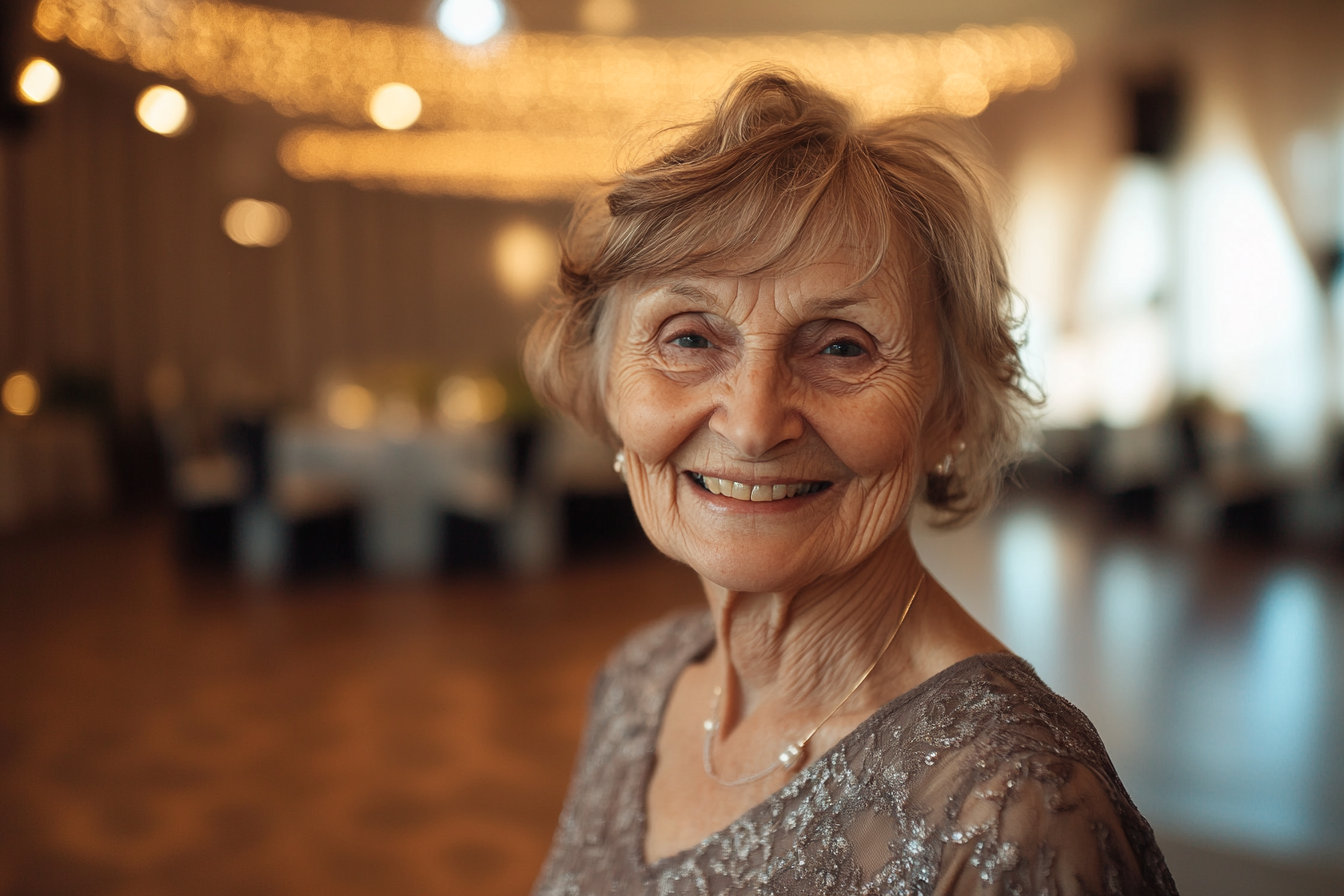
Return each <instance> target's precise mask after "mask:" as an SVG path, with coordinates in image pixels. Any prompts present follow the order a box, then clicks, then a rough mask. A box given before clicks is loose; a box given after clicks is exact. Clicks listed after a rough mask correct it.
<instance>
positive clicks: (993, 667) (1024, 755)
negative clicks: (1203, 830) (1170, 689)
mask: <svg viewBox="0 0 1344 896" xmlns="http://www.w3.org/2000/svg"><path fill="white" fill-rule="evenodd" d="M915 691H916V692H918V693H912V695H910V696H911V697H912V699H910V700H909V701H908V702H907V703H905V704H904V705H900V706H896V707H894V711H893V712H891V713H889V714H887V715H886V716H885V717H884V718H883V719H881V720H880V722H881V724H879V725H878V726H876V727H877V730H875V731H874V735H875V737H874V738H873V740H872V741H870V743H871V744H872V746H873V747H874V748H876V749H877V751H878V752H879V753H880V755H881V761H880V762H878V763H874V765H876V766H881V767H886V768H888V769H890V768H893V767H896V768H902V769H912V768H913V769H917V771H915V772H914V773H912V774H910V775H908V776H906V775H900V776H895V777H894V778H891V780H894V781H896V782H898V783H897V784H896V785H895V786H892V787H886V786H883V785H882V784H878V786H877V788H876V789H877V790H881V791H888V790H889V791H890V792H889V793H885V794H884V795H885V796H889V797H891V799H892V801H893V808H894V807H895V805H897V804H900V805H903V806H904V807H905V808H906V811H914V813H915V814H916V815H918V816H920V817H921V818H922V823H923V824H924V825H926V826H927V830H928V831H929V833H930V834H931V835H932V839H933V840H936V841H938V842H940V843H942V844H944V846H943V847H940V852H941V859H940V862H939V864H940V865H941V875H940V876H942V877H943V882H944V884H945V885H946V891H947V892H949V893H951V892H960V891H961V889H962V887H961V886H960V885H956V886H954V885H952V884H953V882H954V881H960V880H962V879H963V878H965V883H966V886H967V887H968V888H969V889H970V890H972V891H975V892H980V890H978V889H976V888H978V887H980V886H983V885H985V884H987V883H990V882H995V883H1001V884H1003V885H1006V886H1005V887H1004V891H1013V888H1014V887H1019V886H1020V887H1023V888H1025V889H1026V890H1033V891H1034V889H1033V888H1039V887H1041V886H1043V885H1044V884H1045V883H1046V882H1047V881H1054V882H1055V883H1058V882H1059V875H1061V874H1063V875H1065V876H1067V877H1068V878H1069V880H1070V881H1071V882H1072V883H1074V884H1079V885H1081V890H1082V891H1084V892H1092V891H1095V892H1125V893H1130V892H1134V893H1174V892H1175V889H1174V886H1173V885H1172V883H1171V878H1170V875H1169V874H1168V873H1167V871H1166V866H1165V864H1164V862H1163V859H1162V854H1161V851H1160V850H1159V849H1158V847H1157V843H1156V840H1155V838H1154V836H1153V833H1152V829H1151V828H1150V827H1149V826H1148V823H1147V821H1146V820H1145V819H1144V818H1143V816H1142V815H1141V814H1140V813H1139V811H1138V809H1137V808H1136V807H1135V806H1134V804H1133V802H1132V801H1131V800H1130V797H1129V795H1128V793H1126V791H1125V789H1124V786H1123V784H1121V782H1120V778H1119V776H1118V775H1117V774H1116V771H1115V768H1114V767H1113V765H1112V764H1111V760H1110V757H1109V756H1108V755H1107V753H1106V748H1105V746H1104V745H1103V744H1102V741H1101V738H1100V736H1099V735H1098V734H1097V731H1096V729H1095V727H1093V725H1092V723H1091V721H1090V720H1089V719H1088V718H1087V716H1086V715H1085V714H1084V713H1083V712H1082V711H1080V710H1079V709H1078V708H1077V707H1075V706H1074V705H1073V704H1072V703H1070V702H1069V701H1068V700H1066V699H1064V698H1063V697H1061V696H1060V695H1058V694H1056V693H1055V692H1054V691H1053V690H1051V689H1050V688H1049V687H1048V686H1047V685H1046V684H1045V683H1044V682H1043V681H1041V679H1040V678H1039V676H1037V675H1036V673H1035V671H1034V670H1033V669H1032V667H1031V666H1030V664H1028V663H1027V662H1026V661H1025V660H1022V659H1021V658H1019V657H1016V656H1013V655H1011V654H985V655H981V656H976V657H971V658H969V659H967V660H963V661H962V662H960V663H956V664H954V665H953V666H951V667H949V668H948V669H945V670H944V671H943V672H941V673H939V674H938V675H935V676H933V678H931V679H929V680H928V681H926V682H925V683H924V684H923V685H921V686H920V687H919V688H916V689H915ZM870 795H871V796H878V797H879V801H885V800H883V799H882V798H881V796H879V795H878V794H877V793H872V794H870ZM1042 863H1044V864H1042ZM1116 881H1122V882H1123V886H1121V887H1120V888H1119V889H1118V890H1117V889H1114V884H1115V882H1116ZM989 889H991V890H992V889H995V888H994V887H990V888H989ZM1072 889H1074V888H1072V887H1063V888H1062V890H1072Z"/></svg>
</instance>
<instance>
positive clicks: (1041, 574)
mask: <svg viewBox="0 0 1344 896" xmlns="http://www.w3.org/2000/svg"><path fill="white" fill-rule="evenodd" d="M168 534H169V533H168V527H167V526H166V524H165V522H164V521H163V520H161V519H157V518H144V519H136V520H123V521H118V522H116V523H112V524H103V525H98V526H93V527H88V528H85V529H82V530H79V531H68V532H49V533H37V534H30V535H24V536H19V537H11V538H8V539H5V540H2V541H0V893H2V894H6V896H36V894H64V893H70V894H81V896H83V894H94V896H96V894H207V896H208V894H235V893H236V894H242V893H247V894H270V893H275V894H296V896H306V894H315V896H316V894H323V896H326V894H373V893H377V894H380V896H383V894H403V893H404V894H421V893H471V894H486V896H489V894H501V896H504V894H522V893H525V892H527V890H528V887H529V884H530V881H531V879H532V877H533V876H534V875H535V873H536V870H537V867H538V865H539V864H540V862H541V859H542V857H543V855H544V851H545V848H546V844H547V841H548V839H549V836H550V829H551V826H552V825H553V824H554V820H555V817H556V814H557V812H558V811H559V805H560V801H561V799H562V797H563V793H564V787H565V783H566V778H567V775H568V770H569V764H570V762H571V760H572V756H573V752H574V749H575V746H576V742H577V738H578V735H579V731H580V727H581V724H582V715H583V704H584V699H585V694H586V690H587V682H588V679H589V678H590V676H591V675H592V673H593V671H594V670H595V669H596V668H597V667H598V665H599V664H600V663H601V661H602V658H603V656H604V655H605V653H606V652H607V650H608V649H609V648H610V647H611V646H612V645H613V644H615V643H616V641H618V640H619V639H620V637H621V636H622V635H623V633H625V632H627V631H628V630H629V629H631V628H632V627H634V626H635V625H638V624H639V623H640V622H641V621H643V620H646V619H651V618H654V617H657V616H659V615H661V614H663V613H665V612H667V611H668V610H669V609H671V608H673V607H676V606H679V605H684V604H694V603H696V602H697V601H698V595H697V593H696V586H695V582H694V580H693V577H692V576H691V575H690V574H689V573H688V572H687V571H686V570H685V569H682V568H680V567H677V566H675V565H673V564H671V563H669V562H668V561H666V560H663V559H662V558H660V557H658V556H656V555H655V554H653V553H652V552H644V553H636V554H633V555H627V556H624V557H621V558H614V559H610V560H606V561H601V562H591V563H588V564H586V565H583V566H577V567H573V568H569V569H566V570H564V571H562V572H561V573H558V574H556V575H553V576H550V577H547V578H546V579H544V580H536V581H522V580H516V579H506V578H502V577H501V578H494V577H475V578H464V579H445V580H438V581H433V582H427V583H420V584H412V583H407V584H372V583H368V582H363V581H358V580H347V581H338V582H327V583H313V584H303V585H286V586H281V587H273V588H261V587H255V586H246V585H243V584H240V583H238V582H236V581H234V580H232V579H229V578H227V577H220V576H211V575H201V574H190V573H186V572H184V571H182V570H181V569H179V568H178V567H177V566H176V565H175V564H174V563H173V562H172V559H171V555H170V552H169V549H168V542H169V540H168ZM919 540H920V544H921V550H922V551H923V552H924V554H925V556H926V558H927V559H928V561H929V563H930V566H931V567H932V568H933V569H934V571H935V573H936V574H937V575H939V577H940V578H941V579H942V580H943V581H944V582H945V583H946V584H947V585H948V586H949V587H950V588H951V589H952V590H953V591H954V593H957V594H959V595H961V596H962V597H963V598H964V600H965V602H966V603H967V605H968V606H969V607H970V608H971V609H972V610H973V612H975V613H976V614H977V615H979V616H980V617H981V618H982V619H983V620H984V621H985V622H986V623H987V624H988V625H989V626H990V627H991V628H993V629H994V630H995V631H996V632H997V633H998V634H999V635H1000V636H1001V637H1002V638H1004V639H1005V640H1006V641H1007V642H1008V643H1009V644H1010V645H1011V646H1013V647H1014V648H1016V649H1017V650H1018V651H1019V652H1020V653H1022V654H1023V655H1024V656H1026V657H1027V658H1028V659H1029V660H1031V661H1032V662H1034V663H1035V664H1036V665H1037V668H1038V669H1039V670H1040V672H1041V673H1042V675H1043V676H1044V677H1045V678H1046V680H1047V681H1048V682H1050V683H1051V684H1053V685H1054V686H1055V687H1056V688H1057V689H1059V690H1060V691H1061V692H1063V693H1064V694H1065V695H1066V696H1068V697H1069V698H1070V699H1072V700H1074V701H1075V702H1077V703H1078V704H1079V705H1080V706H1082V707H1083V709H1085V710H1086V711H1087V712H1088V713H1089V714H1090V715H1091V717H1092V718H1093V720H1094V721H1095V722H1096V724H1097V727H1098V728H1099V729H1100V730H1101V733H1102V735H1103V737H1104V739H1105V740H1106V742H1107V744H1108V746H1109V747H1110V749H1111V752H1112V755H1113V758H1114V759H1115V762H1116V765H1117V767H1118V768H1119V769H1120V772H1121V775H1122V777H1123V778H1124V780H1125V782H1126V784H1127V786H1128V787H1129V789H1130V791H1131V793H1132V795H1133V796H1134V798H1135V801H1136V802H1137V803H1138V804H1139V806H1140V808H1141V809H1142V810H1143V811H1144V812H1145V814H1146V815H1147V816H1148V817H1149V819H1150V820H1151V821H1152V822H1153V823H1154V826H1155V827H1156V828H1157V829H1158V833H1159V841H1160V842H1161V843H1162V845H1163V847H1164V849H1165V850H1166V851H1167V853H1168V856H1169V860H1170V862H1171V865H1172V869H1173V873H1174V874H1175V876H1176V879H1177V882H1178V884H1179V885H1180V887H1181V891H1182V892H1183V893H1185V894H1186V896H1191V894H1195V896H1198V894H1214V893H1217V894H1233V896H1234V894H1241V893H1247V894H1249V893H1274V894H1294V893H1300V894H1313V896H1314V894H1334V896H1338V894H1340V893H1344V777H1342V776H1341V772H1340V770H1339V768H1338V767H1337V763H1336V761H1335V760H1336V758H1337V757H1341V756H1344V717H1342V716H1344V659H1342V658H1341V648H1344V563H1341V562H1340V561H1339V560H1338V559H1336V558H1333V557H1331V556H1329V555H1326V554H1320V553H1317V554H1311V553H1308V552H1302V551H1295V550H1293V549H1291V548H1282V547H1280V548H1276V549H1270V548H1263V547H1255V546H1246V545H1243V546H1203V547H1190V546H1186V547H1182V546H1178V545H1174V544H1171V543H1169V542H1165V541H1162V540H1159V539H1156V538H1154V537H1152V536H1151V535H1147V534H1145V533H1143V532H1142V531H1139V530H1135V531H1130V530H1126V529H1123V528H1118V527H1116V526H1115V525H1113V524H1110V523H1108V522H1106V521H1105V519H1104V517H1102V515H1100V514H1099V513H1098V512H1096V511H1095V510H1094V509H1093V508H1090V507H1088V506H1087V505H1084V504H1080V503H1076V502H1063V503H1059V502H1056V503H1051V504H1043V503H1030V502H1025V501H1022V500H1018V501H1016V502H1014V503H1012V504H1010V505H1009V506H1006V507H1005V508H1003V509H1002V510H1000V511H999V512H998V513H996V514H995V515H994V516H993V517H991V518H990V519H988V520H986V521H984V522H982V523H980V524H978V525H976V526H974V527H972V528H971V529H968V530H965V531H962V532H958V533H955V534H952V535H946V536H944V535H939V536H933V535H927V534H921V536H920V539H919Z"/></svg>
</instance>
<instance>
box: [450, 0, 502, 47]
mask: <svg viewBox="0 0 1344 896" xmlns="http://www.w3.org/2000/svg"><path fill="white" fill-rule="evenodd" d="M436 20H437V22H438V25H439V30H440V31H442V32H443V33H444V35H445V36H446V37H447V38H448V39H449V40H452V41H456V42H457V43H459V44H464V45H466V46H468V47H474V46H476V45H477V44H483V43H485V42H486V41H487V40H489V39H490V38H492V37H494V36H495V35H496V34H498V33H499V32H500V29H502V28H503V27H504V4H503V3H502V2H501V0H443V3H442V4H440V6H439V12H438V15H437V16H436Z"/></svg>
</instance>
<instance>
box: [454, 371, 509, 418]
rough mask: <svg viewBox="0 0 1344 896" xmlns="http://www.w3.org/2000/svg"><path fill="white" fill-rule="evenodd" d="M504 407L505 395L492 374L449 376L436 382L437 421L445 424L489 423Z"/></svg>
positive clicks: (501, 412) (505, 405)
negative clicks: (474, 376)
mask: <svg viewBox="0 0 1344 896" xmlns="http://www.w3.org/2000/svg"><path fill="white" fill-rule="evenodd" d="M507 406H508V394H507V393H506V392H505V390H504V387H503V386H502V385H501V384H500V382H499V380H497V379H494V378H493V377H483V378H480V379H476V378H473V377H469V376H450V377H448V378H447V379H445V380H444V381H443V382H442V383H440V384H439V420H440V422H442V423H443V424H444V425H445V426H448V427H456V426H473V425H476V424H478V423H490V422H492V421H494V420H498V419H499V418H500V417H502V416H503V415H504V410H505V408H506V407H507Z"/></svg>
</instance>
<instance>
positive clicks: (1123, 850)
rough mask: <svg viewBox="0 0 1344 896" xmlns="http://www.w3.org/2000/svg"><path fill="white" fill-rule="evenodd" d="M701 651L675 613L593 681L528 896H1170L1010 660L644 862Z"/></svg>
mask: <svg viewBox="0 0 1344 896" xmlns="http://www.w3.org/2000/svg"><path fill="white" fill-rule="evenodd" d="M713 638H714V632H713V627H712V625H711V623H710V619H709V615H708V613H698V614H693V615H682V616H677V617H674V618H672V619H669V620H665V621H664V622H661V623H658V624H657V625H655V626H652V627H650V628H648V629H645V630H644V631H642V632H640V633H638V634H636V635H635V636H634V637H632V638H630V639H629V640H628V641H627V642H626V643H625V644H624V645H623V646H622V647H621V648H620V649H619V650H618V651H617V652H616V654H615V655H614V656H613V658H612V660H611V661H610V662H609V663H608V665H607V667H606V669H605V670H604V671H603V672H602V674H601V675H600V676H599V678H598V680H597V682H596V683H595V685H594V689H593V695H592V705H591V709H590V718H589V723H588V729H587V731H586V733H585V735H584V741H583V745H582V746H581V748H580V751H579V759H578V764H577V767H576V770H575V773H574V778H573V781H572V782H571V784H570V792H569V797H568V799H567V800H566V804H565V808H564V811H563V812H562V814H561V817H560V826H559V828H558V830H557V832H556V835H555V840H554V843H553V844H552V847H551V854H550V857H549V858H548V859H547V862H546V865H545V867H544V868H543V869H542V873H541V877H540V879H539V880H538V881H537V884H536V888H535V890H534V893H535V894H536V896H580V894H582V896H589V894H646V896H683V894H685V896H691V894H695V896H710V894H718V893H730V892H751V893H760V894H765V896H794V894H797V896H801V894H817V893H836V894H841V893H843V894H849V893H856V894H901V896H905V894H939V896H941V894H981V893H1002V894H1012V896H1028V894H1030V896H1035V894H1071V893H1078V894H1084V893H1086V894H1092V893H1096V894H1137V893H1143V894H1148V893H1152V894H1174V893H1175V892H1176V888H1175V885H1174V884H1173V882H1172V879H1171V875H1170V874H1169V873H1168V871H1167V868H1166V864H1165V862H1164V860H1163V858H1162V853H1161V851H1160V850H1159V849H1158V847H1157V844H1156V842H1155V841H1154V839H1153V833H1152V830H1151V829H1150V828H1149V826H1148V823H1147V822H1146V821H1144V819H1143V817H1142V816H1141V815H1140V814H1139V812H1138V810H1137V809H1135V807H1134V805H1133V803H1132V802H1131V801H1130V799H1129V796H1128V795H1127V794H1126V793H1125V790H1124V788H1123V786H1122V785H1121V784H1120V780H1119V778H1118V777H1117V776H1116V773H1115V770H1114V768H1112V766H1111V762H1110V759H1109V757H1108V756H1107V755H1106V750H1105V748H1104V747H1103V746H1102V744H1101V740H1100V738H1098V736H1097V733H1096V731H1095V729H1093V727H1092V725H1091V723H1090V722H1089V721H1088V720H1087V718H1086V717H1085V716H1084V715H1083V714H1082V713H1081V712H1080V711H1079V710H1078V709H1077V708H1075V707H1074V706H1073V705H1072V704H1070V703H1069V702H1068V701H1066V700H1064V699H1063V698H1062V697H1060V696H1058V695H1056V694H1055V693H1054V692H1052V691H1051V690H1050V689H1049V688H1047V687H1046V686H1045V685H1044V684H1043V683H1042V682H1041V680H1040V679H1039V678H1037V677H1036V674H1035V672H1034V671H1033V670H1032V669H1031V667H1030V666H1029V665H1028V664H1027V663H1026V662H1025V661H1023V660H1021V659H1019V658H1017V657H1015V656H1011V655H1008V654H987V655H983V656H977V657H971V658H970V659H967V660H964V661H962V662H960V663H957V664H956V665H954V666H952V667H950V668H948V669H946V670H944V671H943V672H941V673H939V674H938V675H935V676H934V677H933V678H930V679H929V680H928V681H926V682H924V683H923V684H921V685H919V686H918V687H916V688H914V689H912V690H910V691H909V692H907V693H905V694H903V695H902V696H900V697H898V698H897V699H895V700H893V701H892V702H890V703H888V704H887V705H886V706H884V707H882V708H881V709H879V710H878V711H877V712H876V713H874V714H873V715H872V716H870V717H869V718H868V719H867V720H865V721H864V722H863V723H862V724H861V725H859V726H858V727H857V728H856V729H855V730H854V731H853V732H851V733H850V734H849V735H848V736H847V737H845V738H844V739H843V740H841V741H840V743H838V744H837V745H836V746H835V747H834V748H833V749H831V750H830V751H829V752H827V753H826V754H825V755H823V756H821V757H819V758H818V759H817V760H816V761H815V762H813V763H812V764H810V765H808V766H807V767H805V768H804V769H803V770H802V771H801V772H799V773H798V775H796V776H795V777H794V778H793V779H792V780H791V781H790V782H789V783H788V784H786V785H785V786H784V787H783V788H782V789H780V790H778V791H776V792H775V793H774V794H772V795H771V796H770V797H768V798H767V799H766V800H765V801H764V802H762V803H760V804H759V805H757V806H756V807H754V808H753V809H751V810H749V811H748V812H747V813H746V814H744V815H742V816H741V817H740V818H738V819H737V820H736V821H734V822H733V823H732V824H730V825H729V826H728V827H726V828H724V829H723V830H721V831H718V832H717V833H714V834H711V835H710V836H709V837H707V838H706V839H705V840H703V841H701V842H700V843H699V844H697V845H696V846H694V847H692V848H690V849H687V850H684V851H683V852H680V853H677V854H676V855H673V856H668V857H667V858H664V859H661V860H659V861H657V862H655V863H653V864H652V865H649V864H646V863H645V862H644V858H643V853H644V848H643V840H644V830H645V820H644V795H645V791H646V789H647V787H648V781H649V776H650V774H651V773H652V769H653V759H654V751H655V746H656V743H657V738H658V726H659V724H660V720H661V716H662V711H663V706H664V703H665V702H666V700H667V697H668V695H669V693H670V692H671V689H672V686H673V684H674V683H675V682H676V679H677V677H678V676H679V675H680V673H681V671H682V669H684V668H685V666H686V665H687V663H689V662H692V661H693V660H694V659H695V658H696V657H698V656H703V655H704V654H705V653H706V652H707V651H708V649H709V648H710V646H711V645H712V643H713Z"/></svg>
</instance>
